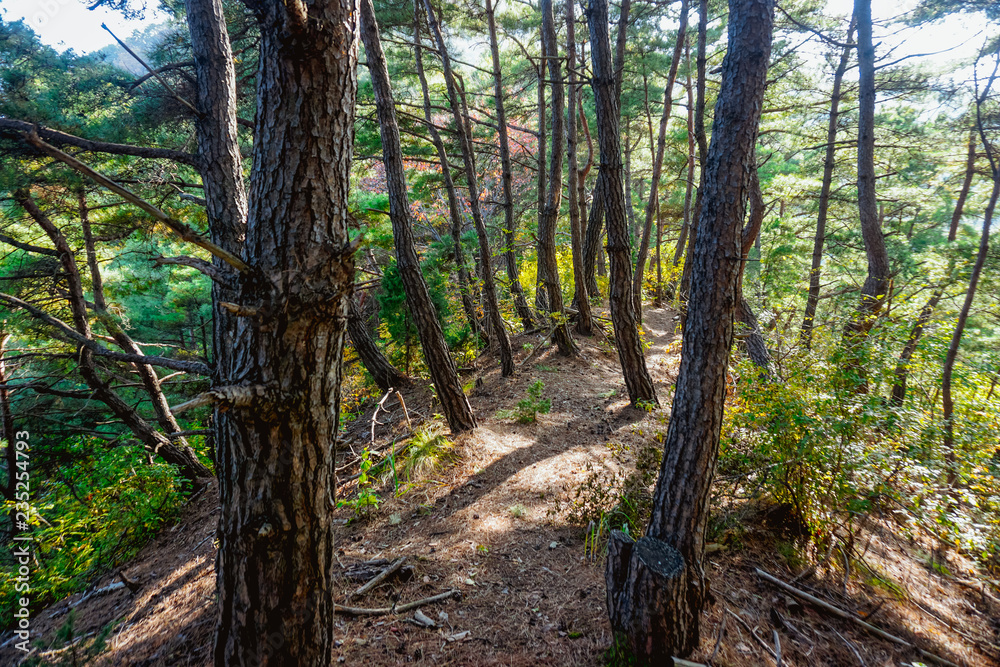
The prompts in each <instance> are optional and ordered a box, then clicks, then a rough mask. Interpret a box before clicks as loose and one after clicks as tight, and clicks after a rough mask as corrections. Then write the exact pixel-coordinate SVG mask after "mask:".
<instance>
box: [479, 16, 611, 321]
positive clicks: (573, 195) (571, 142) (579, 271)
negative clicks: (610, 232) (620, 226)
mask: <svg viewBox="0 0 1000 667" xmlns="http://www.w3.org/2000/svg"><path fill="white" fill-rule="evenodd" d="M486 1H487V7H489V2H490V0H486ZM566 62H568V63H570V65H571V66H570V67H569V94H568V95H567V97H568V99H567V101H566V165H567V175H566V180H567V181H568V184H569V187H568V188H567V190H568V192H569V229H570V241H571V244H572V251H573V295H574V296H573V303H574V304H576V308H577V316H576V332H577V333H578V334H580V335H581V336H589V335H590V334H591V333H593V315H592V314H591V309H590V299H589V298H588V296H587V284H586V276H585V273H584V269H583V233H582V230H581V229H580V205H579V202H578V201H577V198H578V197H579V196H580V192H579V189H578V187H577V184H578V183H579V180H580V175H579V172H580V169H579V164H578V161H577V155H576V151H577V139H578V133H577V128H576V119H577V98H578V96H579V95H580V92H581V91H580V87H579V85H578V84H577V79H576V67H575V66H573V65H574V64H575V63H576V17H575V15H574V3H573V2H567V3H566ZM627 174H628V172H627V171H626V176H627Z"/></svg>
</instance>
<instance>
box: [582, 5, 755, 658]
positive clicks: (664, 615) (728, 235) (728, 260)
mask: <svg viewBox="0 0 1000 667" xmlns="http://www.w3.org/2000/svg"><path fill="white" fill-rule="evenodd" d="M773 9H774V3H773V0H731V2H730V3H729V48H728V50H727V52H726V57H725V60H724V61H723V65H722V84H721V86H720V89H719V98H718V101H717V102H716V106H715V123H714V127H713V132H712V144H711V147H710V149H709V153H708V160H707V161H706V164H705V177H704V179H703V183H704V189H705V194H704V199H703V210H702V217H701V222H700V232H701V233H700V234H699V235H698V242H697V244H696V245H695V247H694V252H693V254H692V255H691V259H690V263H691V264H692V280H691V298H690V301H689V303H688V318H687V325H686V326H685V328H684V334H683V337H684V341H683V352H682V355H681V366H680V371H679V374H678V378H677V389H676V393H675V395H674V401H673V406H674V407H673V410H672V412H671V415H670V425H669V427H668V430H667V437H666V441H665V442H664V457H663V464H662V467H661V469H660V477H659V480H658V481H657V484H656V488H655V490H654V492H653V514H652V518H651V520H650V524H649V527H648V529H647V531H646V538H644V539H652V540H657V541H659V542H663V543H665V545H664V548H663V551H664V552H666V547H672V548H673V549H675V550H676V551H677V552H679V555H680V559H681V561H682V565H681V570H680V572H679V573H676V574H672V575H671V574H669V573H666V572H664V571H663V570H664V568H662V567H661V568H655V567H652V566H651V563H650V559H648V558H643V557H642V554H637V553H636V551H637V550H636V549H631V550H630V549H621V550H619V551H611V550H609V555H608V562H607V574H606V579H607V582H608V603H609V606H610V607H611V610H610V617H611V620H612V628H613V629H614V630H615V632H617V633H619V635H623V638H624V639H625V641H626V643H627V645H628V646H629V647H630V648H631V650H632V652H633V653H634V654H635V657H636V659H637V662H638V663H639V664H656V665H660V664H670V656H671V655H680V656H682V657H683V656H686V655H688V654H690V653H691V652H692V651H693V650H694V649H695V648H696V647H697V645H698V640H699V623H700V614H701V610H702V607H703V605H704V603H705V601H706V599H707V598H709V596H710V593H709V586H708V581H707V579H706V577H705V571H704V567H703V564H702V558H703V555H704V549H705V526H706V524H707V521H708V501H709V491H710V488H711V485H712V477H713V475H714V471H715V462H716V458H717V456H718V449H719V434H720V430H721V427H722V413H723V405H724V401H725V395H726V369H727V365H728V360H729V352H730V348H731V346H732V342H733V314H734V310H735V308H736V296H737V289H736V288H737V278H738V276H739V265H740V262H739V261H734V259H735V258H738V257H739V253H740V249H741V227H742V221H743V218H744V214H745V208H746V202H747V190H748V187H747V185H748V183H749V179H748V175H749V173H750V170H751V169H753V166H754V165H753V154H754V145H755V142H756V138H757V129H758V125H759V121H760V112H761V104H762V101H763V97H764V83H765V80H766V75H767V66H768V60H769V57H770V50H771V48H770V47H771V35H772V28H773ZM595 73H596V72H595ZM662 560H663V561H665V560H666V559H662Z"/></svg>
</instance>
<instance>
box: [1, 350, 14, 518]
mask: <svg viewBox="0 0 1000 667" xmlns="http://www.w3.org/2000/svg"><path fill="white" fill-rule="evenodd" d="M9 340H10V334H9V333H7V332H6V331H3V332H0V429H3V430H2V432H0V436H2V437H3V440H4V442H5V443H7V448H6V449H5V450H4V460H5V461H6V463H7V483H6V484H5V485H4V487H3V497H4V499H5V500H9V501H10V502H14V501H15V500H17V494H16V492H17V447H15V446H14V443H15V440H16V439H15V438H14V414H13V412H12V411H11V409H10V390H9V389H8V388H7V379H8V378H7V342H8V341H9ZM11 518H12V519H13V518H14V516H12V517H11ZM11 525H13V524H11Z"/></svg>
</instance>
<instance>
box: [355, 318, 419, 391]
mask: <svg viewBox="0 0 1000 667" xmlns="http://www.w3.org/2000/svg"><path fill="white" fill-rule="evenodd" d="M347 335H349V336H350V337H351V343H353V344H354V349H355V350H356V351H357V353H358V356H359V357H360V358H361V363H362V364H364V366H365V370H367V371H368V373H369V374H370V375H371V376H372V379H373V380H375V384H377V385H378V386H379V389H381V390H382V391H389V389H390V388H393V387H395V388H397V389H398V388H399V387H401V386H402V385H404V384H406V383H408V382H409V381H410V380H409V378H408V377H406V376H405V375H403V374H402V373H401V372H400V371H399V370H397V369H396V367H395V366H393V365H392V364H391V363H390V362H389V360H388V359H386V358H385V355H384V354H382V350H380V349H378V345H376V344H375V339H373V338H372V335H371V334H370V333H369V332H368V327H367V326H366V325H365V320H364V316H363V315H362V314H361V310H360V309H359V308H358V304H357V303H356V302H355V301H354V299H351V300H350V311H349V312H348V315H347Z"/></svg>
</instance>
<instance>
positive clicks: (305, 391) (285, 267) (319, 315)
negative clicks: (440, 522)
mask: <svg viewBox="0 0 1000 667" xmlns="http://www.w3.org/2000/svg"><path fill="white" fill-rule="evenodd" d="M254 10H255V11H256V16H257V20H258V23H259V25H260V60H259V66H258V70H257V101H256V106H257V113H256V122H255V128H254V137H255V141H254V150H253V169H252V171H251V174H250V210H249V217H248V225H247V236H246V244H245V247H246V261H247V263H248V264H249V265H250V267H251V268H250V270H249V271H248V272H247V275H246V277H245V279H244V281H243V285H242V289H241V293H240V295H239V301H238V302H237V305H238V306H240V307H241V308H243V309H245V310H249V311H256V312H257V313H258V314H257V315H256V316H254V317H245V318H244V320H245V321H246V322H247V323H248V324H249V326H248V327H247V331H246V332H245V334H244V335H243V336H242V338H241V339H240V340H238V341H236V342H235V349H234V357H233V362H234V368H233V375H232V378H231V379H230V381H231V382H232V383H233V385H232V386H228V387H218V388H216V389H215V392H214V395H215V397H216V400H217V401H219V403H220V404H221V405H222V406H223V407H228V408H229V409H228V411H227V413H228V414H229V415H230V418H229V420H228V421H227V422H226V424H225V427H222V426H221V425H220V433H219V438H218V440H219V462H218V465H219V470H220V475H219V479H220V495H221V500H222V512H221V517H220V524H219V554H218V559H217V562H216V571H217V577H218V581H219V601H218V605H219V617H220V620H219V625H218V631H217V634H216V644H215V664H216V665H218V667H223V666H227V667H236V666H245V665H255V666H256V665H299V666H305V665H311V666H317V667H319V666H321V665H323V666H325V665H328V664H330V663H331V662H332V649H333V628H334V603H333V590H334V588H335V587H334V583H333V581H332V574H333V569H334V563H335V560H334V534H333V523H332V521H331V518H330V512H331V510H332V509H333V507H334V501H335V488H334V477H333V466H334V462H335V455H336V446H335V443H336V437H337V424H338V420H339V416H340V387H341V371H342V362H343V348H344V338H345V325H346V319H347V311H348V299H349V298H350V293H351V287H352V284H353V280H354V276H353V274H354V266H353V257H352V254H353V246H352V245H351V244H350V243H349V238H348V222H349V213H348V206H347V201H348V196H349V192H350V169H351V155H352V152H353V145H354V128H353V124H354V104H355V97H356V92H357V36H358V27H357V12H356V9H355V4H354V3H353V2H348V1H347V0H316V1H314V2H312V3H310V4H309V5H304V4H301V3H294V4H293V3H288V4H287V5H286V4H284V3H272V2H266V3H265V2H262V3H255V4H254ZM331 100H336V103H335V104H332V103H331Z"/></svg>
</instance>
